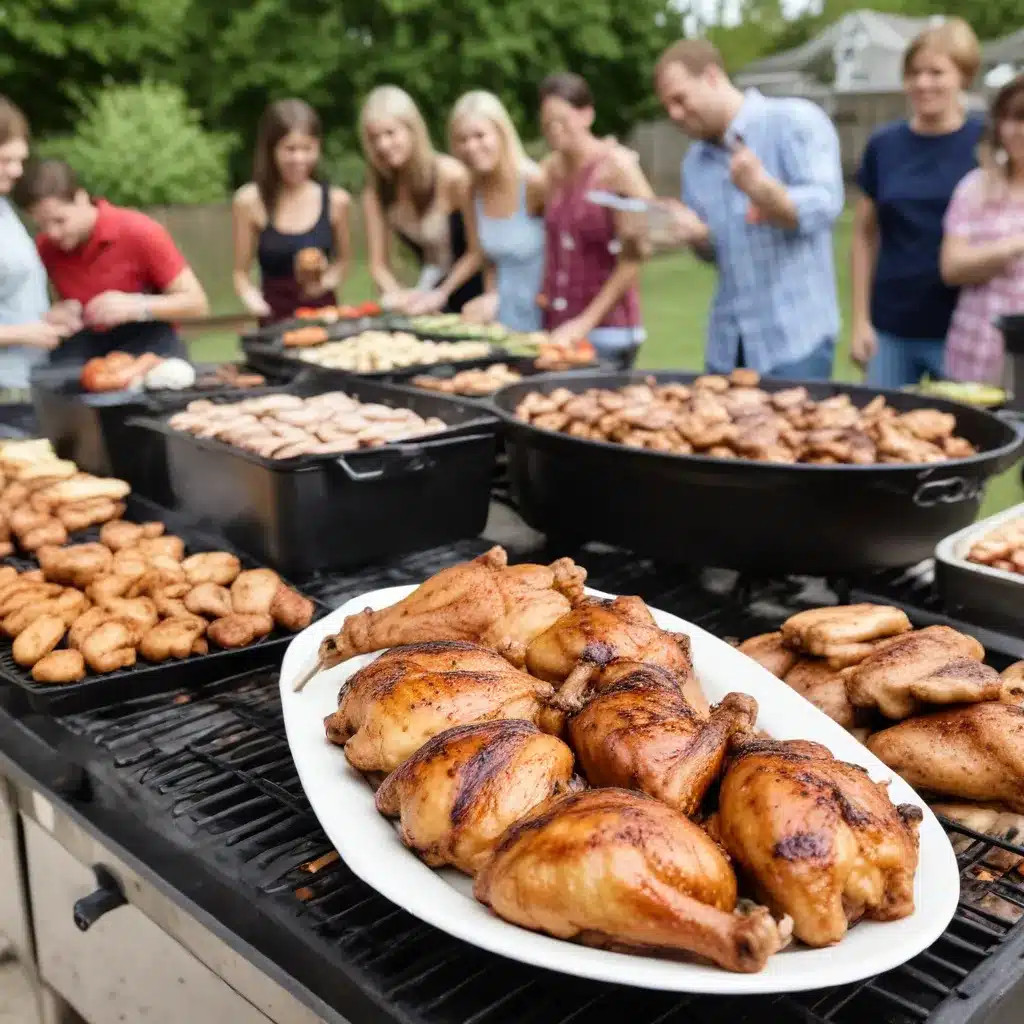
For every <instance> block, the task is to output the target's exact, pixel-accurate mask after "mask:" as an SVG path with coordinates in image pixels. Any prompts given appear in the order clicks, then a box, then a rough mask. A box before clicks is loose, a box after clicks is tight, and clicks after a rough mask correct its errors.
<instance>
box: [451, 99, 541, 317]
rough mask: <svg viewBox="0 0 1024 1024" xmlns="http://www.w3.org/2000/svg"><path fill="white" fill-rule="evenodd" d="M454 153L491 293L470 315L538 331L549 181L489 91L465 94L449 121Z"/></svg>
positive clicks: (471, 308) (471, 306)
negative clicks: (467, 189)
mask: <svg viewBox="0 0 1024 1024" xmlns="http://www.w3.org/2000/svg"><path fill="white" fill-rule="evenodd" d="M448 135H449V145H450V146H451V151H452V153H453V154H454V155H455V156H457V157H458V158H459V159H460V160H461V161H462V163H463V164H465V166H466V167H467V168H468V169H469V173H470V177H471V179H472V190H473V211H472V212H473V216H474V218H475V221H476V223H475V231H473V232H471V233H472V234H474V235H475V236H476V237H477V239H478V240H479V258H480V260H481V262H483V261H486V267H487V270H486V282H487V290H486V291H485V293H484V294H483V295H482V296H480V298H478V299H474V300H473V302H472V303H470V304H469V305H467V307H466V309H465V310H464V312H465V314H466V316H467V317H470V318H471V319H474V320H480V321H490V320H497V321H498V322H499V323H501V324H504V325H505V326H506V327H508V328H509V329H510V330H513V331H539V330H540V329H541V326H542V319H543V313H542V311H541V308H540V306H538V305H537V295H538V293H539V292H540V288H541V281H542V279H543V277H544V177H543V175H542V173H541V170H540V168H539V167H538V166H537V165H536V164H535V163H533V161H531V160H530V159H529V158H528V157H527V156H526V152H525V150H524V149H523V144H522V142H521V141H520V138H519V133H518V132H517V131H516V129H515V126H514V125H513V124H512V119H511V118H510V117H509V115H508V111H507V110H506V109H505V107H504V106H503V105H502V102H501V100H499V99H498V97H497V96H495V95H493V94H492V93H489V92H483V91H479V90H478V91H474V92H468V93H466V94H465V95H464V96H463V97H462V98H461V99H460V100H459V101H458V103H456V104H455V107H454V108H453V109H452V113H451V118H450V119H449V123H448Z"/></svg>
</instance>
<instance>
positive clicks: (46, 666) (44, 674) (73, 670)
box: [32, 650, 85, 683]
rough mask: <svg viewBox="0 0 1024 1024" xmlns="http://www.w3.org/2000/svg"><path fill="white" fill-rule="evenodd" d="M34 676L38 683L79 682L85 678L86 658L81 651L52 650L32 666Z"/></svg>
mask: <svg viewBox="0 0 1024 1024" xmlns="http://www.w3.org/2000/svg"><path fill="white" fill-rule="evenodd" d="M32 678H33V680H35V682H37V683H77V682H79V681H81V680H82V679H84V678H85V659H84V658H83V657H82V655H81V653H80V652H79V651H72V650H60V651H50V653H49V654H44V655H43V656H42V657H41V658H40V659H39V660H38V661H37V662H36V663H35V664H34V665H33V666H32Z"/></svg>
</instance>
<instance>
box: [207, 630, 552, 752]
mask: <svg viewBox="0 0 1024 1024" xmlns="http://www.w3.org/2000/svg"><path fill="white" fill-rule="evenodd" d="M214 625H216V623H215V624H214ZM210 628H211V630H212V629H213V627H212V626H211V627H210ZM551 693H552V690H551V686H550V684H549V683H544V682H542V681H541V680H539V679H534V678H533V676H530V675H527V674H526V673H525V672H522V671H520V670H519V669H516V668H513V666H512V665H510V664H509V663H508V662H507V661H506V660H505V659H504V658H502V657H501V655H499V654H497V653H496V652H495V651H492V650H489V649H487V648H486V647H481V646H479V645H478V644H470V643H463V642H461V641H457V640H438V641H434V642H431V643H422V644H410V645H408V646H405V647H392V648H391V649H390V650H387V651H385V652H384V653H383V654H382V655H381V656H380V657H379V658H377V659H376V660H375V661H372V662H370V664H369V665H367V666H366V667H365V668H362V669H360V670H359V671H358V672H356V673H355V675H353V676H352V678H351V679H350V680H349V681H348V685H347V686H345V688H344V689H343V690H342V691H341V694H340V695H339V698H338V710H337V711H336V712H335V713H334V714H333V715H329V716H328V717H327V718H326V719H325V721H324V724H325V726H326V728H327V738H328V739H329V740H330V741H331V742H332V743H337V744H338V745H339V746H344V747H345V755H346V757H347V758H348V759H349V761H350V762H351V764H352V765H353V766H354V767H355V768H358V769H360V770H361V771H377V772H391V771H394V770H395V769H396V768H397V767H398V766H399V765H400V764H401V763H402V762H403V761H404V760H405V759H406V758H407V757H410V756H412V754H414V753H415V752H416V751H417V750H419V748H420V747H422V746H423V744H424V743H426V742H427V740H429V739H430V738H431V737H433V736H436V735H437V734H438V733H439V732H443V731H444V730H445V729H448V728H450V727H452V726H454V725H469V724H471V723H474V722H486V721H491V720H494V719H499V718H521V719H524V720H525V721H530V722H535V721H536V719H537V716H538V715H539V713H540V710H541V707H542V705H543V702H544V701H545V700H546V699H549V698H550V697H551Z"/></svg>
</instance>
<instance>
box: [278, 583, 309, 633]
mask: <svg viewBox="0 0 1024 1024" xmlns="http://www.w3.org/2000/svg"><path fill="white" fill-rule="evenodd" d="M315 611H316V606H315V605H314V604H313V602H312V601H310V599H309V598H308V597H303V596H302V594H300V593H299V592H298V591H297V590H294V589H292V588H291V587H288V586H285V585H284V584H283V583H282V584H281V585H280V586H279V587H278V588H277V592H276V593H275V594H274V600H273V601H271V602H270V615H271V618H273V620H274V622H276V623H277V624H278V625H279V626H280V627H281V628H282V629H287V630H290V631H291V632H292V633H298V632H299V630H302V629H305V628H306V627H307V626H308V625H309V624H310V623H311V622H312V621H313V614H314V613H315Z"/></svg>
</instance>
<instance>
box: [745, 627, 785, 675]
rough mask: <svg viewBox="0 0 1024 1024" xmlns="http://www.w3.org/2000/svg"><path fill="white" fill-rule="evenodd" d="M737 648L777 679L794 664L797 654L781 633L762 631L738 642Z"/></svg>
mask: <svg viewBox="0 0 1024 1024" xmlns="http://www.w3.org/2000/svg"><path fill="white" fill-rule="evenodd" d="M739 650H740V651H742V652H743V653H744V654H745V655H746V656H747V657H748V658H753V659H754V661H756V662H757V663H758V664H759V665H760V666H761V667H762V668H766V669H768V671H769V672H771V674H772V675H773V676H776V677H777V678H779V679H782V678H784V677H785V675H786V673H787V672H788V671H789V670H790V669H791V668H792V667H793V666H794V665H795V664H796V662H797V655H796V654H795V653H794V652H793V651H792V650H790V648H788V647H787V646H786V645H785V643H784V642H783V639H782V633H762V634H761V635H760V636H752V637H751V638H750V639H749V640H744V641H743V643H741V644H740V646H739Z"/></svg>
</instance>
